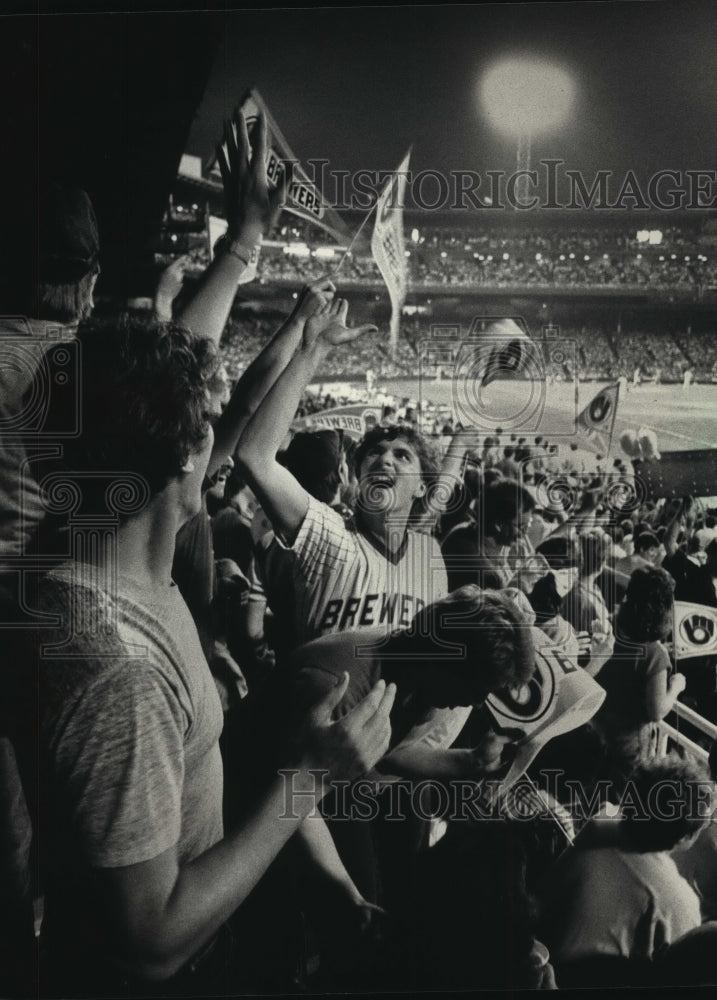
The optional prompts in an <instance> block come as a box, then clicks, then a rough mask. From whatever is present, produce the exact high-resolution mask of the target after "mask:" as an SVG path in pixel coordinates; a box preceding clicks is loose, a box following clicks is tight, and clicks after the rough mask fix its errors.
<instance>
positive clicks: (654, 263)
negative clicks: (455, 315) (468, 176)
mask: <svg viewBox="0 0 717 1000" xmlns="http://www.w3.org/2000/svg"><path fill="white" fill-rule="evenodd" d="M194 216H196V217H197V218H198V216H197V213H196V212H195V213H193V212H192V210H191V208H190V207H187V208H185V210H184V211H183V212H182V213H181V214H178V213H177V210H176V208H173V209H171V210H170V212H168V216H167V220H166V223H167V228H166V232H165V234H164V236H163V238H162V243H161V249H162V251H163V252H164V254H167V253H172V252H174V253H180V252H181V253H187V254H188V255H189V256H190V257H191V259H192V269H193V270H194V272H195V273H200V272H201V270H203V269H204V268H205V267H206V266H207V265H208V263H209V260H210V255H209V245H208V241H207V237H206V234H203V235H201V236H200V235H198V234H197V233H194V232H191V233H190V232H188V231H187V228H188V219H190V218H192V217H194ZM172 230H174V231H172ZM413 232H414V233H415V235H416V239H415V240H413V239H410V240H407V242H406V258H407V259H406V267H407V272H408V280H409V283H410V284H411V286H412V287H413V288H417V289H420V288H423V287H425V288H434V287H436V286H439V287H443V286H449V287H456V288H464V287H469V288H470V287H474V286H478V287H480V286H483V287H490V288H503V287H529V288H532V287H535V288H539V287H544V288H546V289H548V288H554V287H571V286H576V285H577V286H580V287H592V288H620V287H630V288H639V289H675V290H690V289H691V290H693V291H694V292H695V293H698V292H699V290H701V289H710V288H713V287H715V286H717V259H715V258H714V254H713V253H712V249H713V248H712V246H711V245H709V244H705V245H704V246H703V245H702V243H701V242H700V239H699V237H698V236H696V235H695V234H688V233H685V232H682V231H681V230H680V229H679V228H678V227H676V226H673V227H668V228H666V229H665V230H664V231H661V240H660V243H659V245H653V244H650V243H646V242H645V241H641V240H638V239H637V234H636V232H635V231H634V230H630V231H629V232H625V231H621V230H615V229H608V228H604V229H599V228H596V229H594V230H588V229H585V230H580V229H576V230H565V229H562V228H561V229H554V230H551V229H548V228H545V229H538V228H535V227H534V228H530V227H527V228H525V229H520V230H515V229H506V230H504V231H501V230H488V231H487V232H482V233H479V234H476V233H473V232H470V231H466V232H455V231H453V230H450V229H442V228H438V227H435V228H432V227H423V228H422V230H420V231H419V230H414V231H413ZM307 239H308V240H309V242H303V241H302V240H300V239H299V240H296V239H295V238H293V237H292V234H291V233H290V232H289V231H288V230H287V235H286V243H285V245H283V246H279V245H276V244H273V245H272V246H270V247H265V249H264V251H263V253H262V259H261V261H260V264H259V271H258V273H259V280H260V281H262V282H263V283H267V284H268V283H271V282H280V283H283V282H291V283H294V282H297V281H302V280H304V281H306V280H311V279H312V278H319V277H321V275H322V274H324V273H325V272H326V271H327V270H330V269H331V267H332V266H335V265H336V264H337V263H338V261H339V259H340V258H341V257H342V256H343V252H342V251H341V250H339V249H336V250H335V251H332V250H331V248H330V247H321V248H320V249H318V248H317V247H316V245H315V244H316V235H315V234H313V235H312V236H310V237H309V236H307ZM317 250H318V252H317ZM332 254H333V256H332ZM327 255H328V256H327ZM161 259H162V260H163V261H164V260H165V259H166V258H165V257H162V258H161ZM341 277H342V281H344V282H345V283H349V284H356V285H371V286H373V285H378V284H380V283H381V275H380V273H379V270H378V268H377V266H376V263H375V261H374V260H373V258H372V257H371V255H370V254H368V253H365V252H363V251H355V252H353V253H351V254H349V255H348V257H346V258H345V259H344V260H343V262H342V265H341Z"/></svg>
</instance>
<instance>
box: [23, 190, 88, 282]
mask: <svg viewBox="0 0 717 1000" xmlns="http://www.w3.org/2000/svg"><path fill="white" fill-rule="evenodd" d="M38 239H39V247H38V250H39V259H40V274H41V277H42V280H43V281H46V282H49V283H51V284H70V283H72V282H75V281H79V280H80V279H81V278H84V277H85V275H87V274H89V273H90V272H92V271H94V270H95V269H96V268H97V262H98V258H99V251H100V240H99V233H98V231H97V219H96V217H95V211H94V209H93V207H92V202H91V201H90V198H89V195H88V194H87V192H86V191H83V190H82V189H81V188H74V187H63V186H61V185H59V184H53V185H52V186H50V187H49V188H48V189H47V190H46V191H45V192H44V194H43V196H42V198H41V202H40V214H39V218H38Z"/></svg>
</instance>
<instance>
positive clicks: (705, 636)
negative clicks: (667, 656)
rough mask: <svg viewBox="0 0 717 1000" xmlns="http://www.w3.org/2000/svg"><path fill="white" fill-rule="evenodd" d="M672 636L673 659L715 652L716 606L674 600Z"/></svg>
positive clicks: (716, 651) (716, 635) (716, 650)
mask: <svg viewBox="0 0 717 1000" xmlns="http://www.w3.org/2000/svg"><path fill="white" fill-rule="evenodd" d="M674 614H675V620H674V628H673V631H672V637H673V642H674V647H675V659H676V660H684V659H687V658H688V657H690V656H711V655H712V654H713V653H717V608H710V607H708V606H707V605H705V604H692V603H691V602H690V601H675V607H674Z"/></svg>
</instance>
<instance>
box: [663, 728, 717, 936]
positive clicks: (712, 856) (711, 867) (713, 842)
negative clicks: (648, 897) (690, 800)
mask: <svg viewBox="0 0 717 1000" xmlns="http://www.w3.org/2000/svg"><path fill="white" fill-rule="evenodd" d="M709 769H710V775H711V777H712V781H717V740H715V741H714V742H713V743H712V746H711V748H710V753H709ZM716 819H717V817H715V816H712V818H711V820H710V822H709V823H708V824H707V826H706V827H705V828H704V829H703V830H702V831H701V832H700V833H699V835H698V837H697V839H696V840H694V841H693V842H692V843H690V844H687V845H684V846H683V845H680V846H678V847H677V848H676V849H675V851H674V853H673V857H674V859H675V864H676V865H677V868H678V870H679V872H680V874H681V875H682V876H683V878H686V879H687V881H688V882H689V883H690V885H691V886H692V888H693V889H694V890H695V892H696V893H697V895H698V896H699V897H700V910H701V912H702V919H703V920H713V921H717V822H715V820H716Z"/></svg>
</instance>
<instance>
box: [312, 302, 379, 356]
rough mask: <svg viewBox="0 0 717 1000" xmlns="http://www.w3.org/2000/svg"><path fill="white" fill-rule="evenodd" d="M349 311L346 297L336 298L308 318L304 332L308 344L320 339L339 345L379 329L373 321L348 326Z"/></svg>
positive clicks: (328, 343)
mask: <svg viewBox="0 0 717 1000" xmlns="http://www.w3.org/2000/svg"><path fill="white" fill-rule="evenodd" d="M348 311H349V304H348V302H347V301H346V299H338V298H334V300H333V301H332V302H330V303H326V304H325V306H324V307H323V308H321V309H319V310H318V311H317V312H316V313H314V315H313V316H312V317H311V319H309V320H307V323H306V329H305V334H304V340H305V342H306V344H307V345H312V344H314V343H315V342H316V341H317V340H319V339H320V340H321V341H322V342H323V343H324V344H327V345H330V346H331V347H338V346H339V345H340V344H349V343H352V342H353V341H354V340H357V339H358V338H359V337H361V336H363V335H364V334H365V333H370V332H371V331H375V330H377V329H378V327H376V326H374V325H373V323H365V324H364V325H363V326H356V327H349V326H347V325H346V322H347V318H348Z"/></svg>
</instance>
